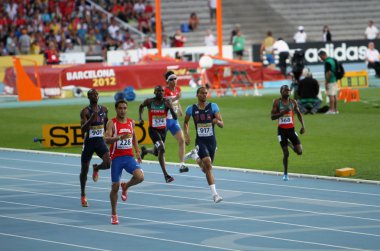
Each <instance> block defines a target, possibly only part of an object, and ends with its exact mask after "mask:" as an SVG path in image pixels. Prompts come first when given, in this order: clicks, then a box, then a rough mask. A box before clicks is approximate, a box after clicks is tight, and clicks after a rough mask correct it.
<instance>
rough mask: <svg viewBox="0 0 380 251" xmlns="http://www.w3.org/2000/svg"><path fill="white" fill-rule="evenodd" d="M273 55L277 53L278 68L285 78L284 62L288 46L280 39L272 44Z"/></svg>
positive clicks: (287, 54) (287, 55) (287, 53)
mask: <svg viewBox="0 0 380 251" xmlns="http://www.w3.org/2000/svg"><path fill="white" fill-rule="evenodd" d="M273 51H274V54H276V53H278V55H279V62H278V66H279V67H280V70H281V73H282V74H283V75H284V77H286V60H287V59H288V57H289V46H288V44H287V43H286V42H285V41H284V40H283V39H282V38H281V37H280V38H278V39H277V41H276V42H275V43H274V44H273Z"/></svg>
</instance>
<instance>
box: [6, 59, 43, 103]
mask: <svg viewBox="0 0 380 251" xmlns="http://www.w3.org/2000/svg"><path fill="white" fill-rule="evenodd" d="M21 59H22V60H26V61H32V62H34V67H35V78H36V81H37V85H35V84H34V83H33V82H32V80H31V79H30V78H29V77H28V75H27V74H26V72H25V70H24V67H22V65H21ZM13 65H14V67H15V70H16V86H17V94H18V100H19V101H39V100H42V95H41V84H40V76H39V74H38V66H37V61H35V60H31V59H23V58H17V57H13Z"/></svg>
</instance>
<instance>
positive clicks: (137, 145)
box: [132, 122, 142, 163]
mask: <svg viewBox="0 0 380 251" xmlns="http://www.w3.org/2000/svg"><path fill="white" fill-rule="evenodd" d="M132 144H133V148H134V149H135V153H136V158H137V162H139V163H141V162H142V160H141V155H140V149H139V143H138V142H137V138H136V134H135V122H133V135H132Z"/></svg>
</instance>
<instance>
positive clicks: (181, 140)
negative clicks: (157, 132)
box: [174, 130, 185, 164]
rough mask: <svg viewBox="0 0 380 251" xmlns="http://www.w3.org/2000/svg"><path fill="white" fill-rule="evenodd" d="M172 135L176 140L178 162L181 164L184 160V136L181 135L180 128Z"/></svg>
mask: <svg viewBox="0 0 380 251" xmlns="http://www.w3.org/2000/svg"><path fill="white" fill-rule="evenodd" d="M174 137H175V139H176V140H177V142H178V159H179V162H180V164H183V163H184V162H185V159H184V156H185V138H184V136H183V132H182V130H178V131H177V132H176V134H175V135H174Z"/></svg>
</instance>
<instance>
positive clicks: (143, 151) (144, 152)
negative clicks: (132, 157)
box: [140, 146, 147, 159]
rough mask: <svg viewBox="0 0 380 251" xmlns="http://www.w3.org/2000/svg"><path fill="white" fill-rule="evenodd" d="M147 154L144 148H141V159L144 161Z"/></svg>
mask: <svg viewBox="0 0 380 251" xmlns="http://www.w3.org/2000/svg"><path fill="white" fill-rule="evenodd" d="M146 154H147V152H146V147H145V146H142V147H141V154H140V155H141V159H144V157H145V155H146Z"/></svg>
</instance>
